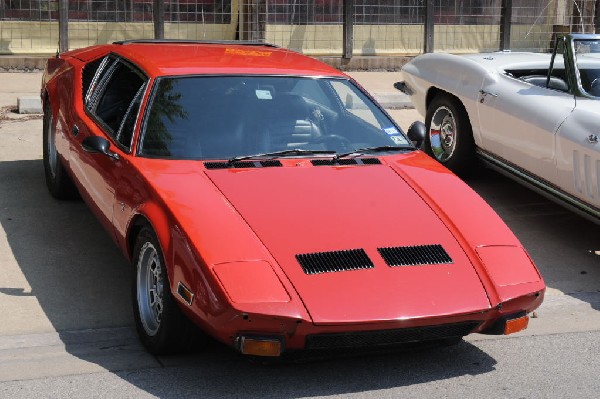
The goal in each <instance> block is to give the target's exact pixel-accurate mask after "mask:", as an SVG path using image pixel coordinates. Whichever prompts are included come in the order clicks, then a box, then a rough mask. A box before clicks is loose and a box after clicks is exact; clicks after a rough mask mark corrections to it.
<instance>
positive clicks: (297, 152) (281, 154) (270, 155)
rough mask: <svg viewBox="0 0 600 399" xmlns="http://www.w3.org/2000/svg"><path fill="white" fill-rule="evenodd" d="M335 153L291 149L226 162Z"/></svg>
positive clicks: (241, 156) (245, 156)
mask: <svg viewBox="0 0 600 399" xmlns="http://www.w3.org/2000/svg"><path fill="white" fill-rule="evenodd" d="M335 153H336V152H335V151H330V150H301V149H299V148H295V149H291V150H281V151H273V152H265V153H261V154H253V155H240V156H237V157H233V158H230V159H229V160H228V161H227V164H232V163H234V162H238V161H244V160H246V159H254V158H269V159H275V158H279V157H284V156H286V155H320V154H331V155H333V154H335Z"/></svg>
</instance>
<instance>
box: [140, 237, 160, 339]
mask: <svg viewBox="0 0 600 399" xmlns="http://www.w3.org/2000/svg"><path fill="white" fill-rule="evenodd" d="M136 266H137V277H136V284H137V306H138V310H139V313H140V320H141V322H142V325H143V326H144V330H145V331H146V334H148V335H149V336H154V335H156V333H157V332H158V329H159V328H160V323H161V320H162V313H163V292H164V282H163V278H162V268H163V266H162V264H161V260H160V257H159V255H158V251H157V250H156V248H155V247H154V245H153V244H152V243H151V242H146V243H145V244H144V245H143V246H142V249H141V250H140V255H139V257H138V263H137V265H136Z"/></svg>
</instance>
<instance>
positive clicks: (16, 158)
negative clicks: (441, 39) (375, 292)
mask: <svg viewBox="0 0 600 399" xmlns="http://www.w3.org/2000/svg"><path fill="white" fill-rule="evenodd" d="M351 75H352V76H353V77H355V78H356V79H357V80H358V81H359V82H360V83H361V84H362V85H363V87H365V88H366V89H367V90H368V91H370V92H371V93H372V94H373V95H374V97H375V98H378V99H379V100H380V101H381V102H382V103H384V104H385V106H386V107H387V108H388V111H389V112H390V114H391V115H392V116H393V117H394V118H395V119H396V120H397V121H398V123H399V125H400V126H401V127H402V128H404V129H406V128H407V127H408V126H409V125H410V123H412V122H413V121H414V120H422V117H421V116H420V115H418V114H417V113H416V111H415V110H414V109H405V108H403V107H405V106H407V105H408V104H407V103H406V98H405V97H403V96H402V94H401V93H398V92H396V91H395V89H394V88H393V83H395V82H396V81H398V80H399V79H400V76H399V74H398V73H397V72H356V73H351ZM40 80H41V74H40V73H0V315H1V318H0V397H6V398H9V397H10V398H31V397H111V398H112V397H197V396H203V397H240V398H241V397H244V398H245V397H331V396H336V397H339V396H344V397H355V398H371V397H378V398H379V397H476V396H482V395H486V396H488V397H506V398H509V397H510V398H514V397H525V398H537V397H539V398H551V397H573V398H575V397H577V398H596V397H597V396H598V393H599V392H600V382H599V381H600V379H598V371H599V370H600V360H599V359H600V356H599V355H600V353H599V351H600V349H599V348H600V345H599V343H600V257H599V256H598V254H599V253H600V240H599V239H598V236H599V235H598V232H599V227H598V226H597V225H595V224H593V223H591V222H589V221H587V220H585V219H582V218H580V217H579V216H576V215H574V214H572V213H570V212H568V211H566V210H564V209H563V208H561V207H559V206H557V205H555V204H553V203H551V202H549V201H547V200H546V199H544V198H542V197H540V196H539V195H537V194H535V193H533V192H531V191H530V190H527V189H525V188H523V187H521V186H519V185H517V184H515V183H513V182H512V181H510V180H508V179H506V178H504V177H503V176H501V175H499V174H497V173H495V172H493V171H489V170H482V171H481V173H480V174H478V175H477V176H476V177H474V178H473V179H471V180H469V181H468V184H470V185H471V187H473V189H474V190H475V191H476V192H477V193H479V195H481V196H482V197H483V198H484V199H485V200H486V201H488V203H490V205H491V206H492V207H493V208H494V209H495V210H496V212H498V213H499V214H500V216H501V217H502V218H503V219H504V220H505V221H506V223H507V224H508V225H509V227H511V228H512V229H513V231H514V232H515V234H516V235H517V236H518V237H519V239H520V240H521V241H522V243H523V245H524V246H525V247H526V249H527V250H528V252H529V253H530V255H531V256H532V258H533V259H534V261H535V262H536V264H537V265H538V267H539V268H540V270H541V272H542V274H543V276H544V278H545V280H546V283H547V285H548V291H547V294H546V299H545V302H544V304H543V305H542V307H541V308H540V309H539V310H538V311H537V312H536V315H537V317H536V318H533V319H531V321H530V326H529V328H528V329H527V330H526V331H524V332H521V333H518V334H515V335H513V336H508V337H490V336H483V335H472V336H469V337H468V338H467V339H466V340H465V342H464V343H462V344H460V345H458V346H454V347H450V348H438V349H435V350H427V351H420V352H406V353H405V352H403V353H397V354H386V355H378V356H367V357H357V358H350V359H325V360H322V361H318V362H315V361H313V362H309V363H300V364H285V365H281V366H277V367H274V366H263V365H258V364H255V363H252V362H249V361H248V360H247V359H244V358H242V357H240V356H238V355H237V354H235V353H233V352H232V351H231V350H229V349H228V348H224V347H222V346H220V345H218V344H214V343H213V344H212V345H211V346H210V347H209V348H208V350H207V351H205V352H203V353H195V354H189V355H187V356H174V357H155V356H151V355H149V354H148V353H147V352H145V351H144V349H143V348H142V347H141V345H140V343H139V341H138V340H137V337H136V334H135V330H134V327H133V319H132V315H131V302H130V279H131V270H130V267H129V265H128V263H127V262H126V261H125V259H124V258H123V257H122V255H121V254H120V252H119V251H118V250H117V248H116V247H115V246H114V244H113V243H112V241H111V240H110V238H109V237H108V235H107V234H106V233H105V232H104V230H103V229H102V228H101V226H100V225H99V224H98V222H97V221H96V220H95V219H94V217H93V216H92V215H91V213H90V212H89V210H88V209H87V207H86V206H85V205H84V204H83V203H82V202H78V201H67V202H60V201H56V200H54V199H52V198H51V197H50V196H49V194H48V193H47V190H46V187H45V184H44V173H43V166H42V160H41V158H42V146H41V127H42V120H41V115H19V114H17V113H15V112H14V110H15V109H16V108H17V107H16V105H17V98H18V97H19V96H31V95H37V93H39V89H40ZM449 195H451V193H449ZM465 212H466V213H467V212H468V210H466V211H465ZM465 216H466V217H468V215H467V214H465ZM482 228H485V226H482Z"/></svg>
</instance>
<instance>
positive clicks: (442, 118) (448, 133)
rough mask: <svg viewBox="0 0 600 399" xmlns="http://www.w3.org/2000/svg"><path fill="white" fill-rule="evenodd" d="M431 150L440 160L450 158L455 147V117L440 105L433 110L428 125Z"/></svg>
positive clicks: (443, 160)
mask: <svg viewBox="0 0 600 399" xmlns="http://www.w3.org/2000/svg"><path fill="white" fill-rule="evenodd" d="M429 142H430V143H431V152H433V155H434V156H435V158H436V159H437V160H438V161H440V162H445V161H447V160H449V159H450V158H452V155H453V154H454V150H455V149H456V119H455V118H454V115H453V114H452V111H450V109H448V108H447V107H444V106H441V107H439V108H438V109H436V110H435V113H434V114H433V117H432V118H431V126H430V127H429Z"/></svg>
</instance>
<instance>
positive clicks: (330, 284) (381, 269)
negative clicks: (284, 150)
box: [206, 165, 489, 324]
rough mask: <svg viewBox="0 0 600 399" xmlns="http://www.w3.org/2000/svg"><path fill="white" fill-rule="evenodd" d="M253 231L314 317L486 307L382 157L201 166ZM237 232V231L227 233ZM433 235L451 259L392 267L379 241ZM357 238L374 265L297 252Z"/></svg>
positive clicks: (452, 248) (462, 265)
mask: <svg viewBox="0 0 600 399" xmlns="http://www.w3.org/2000/svg"><path fill="white" fill-rule="evenodd" d="M206 173H207V175H208V176H209V178H210V179H211V180H212V181H213V182H214V184H215V185H216V186H217V187H218V188H219V190H221V192H222V193H223V194H224V195H225V197H226V198H227V199H228V201H229V202H230V203H231V204H232V205H233V206H234V207H235V209H236V210H237V211H238V212H239V213H240V215H241V216H242V218H244V220H245V221H246V222H247V223H248V225H249V226H250V227H251V228H252V229H253V230H254V231H255V233H256V234H257V236H258V237H259V239H260V240H261V241H262V243H263V244H264V245H265V246H266V248H267V249H268V250H269V251H270V253H271V254H272V255H273V257H274V258H275V260H276V261H277V262H278V264H279V266H280V267H281V268H282V270H283V271H284V273H285V274H286V275H287V277H288V278H289V280H290V282H291V283H292V284H293V286H294V288H295V289H296V291H297V292H298V294H299V296H300V297H301V298H302V300H303V302H304V304H305V306H306V308H307V310H308V311H309V313H310V315H311V317H312V319H313V321H314V322H315V323H321V324H327V323H339V322H348V323H356V322H362V321H367V320H371V321H372V320H398V319H404V318H419V317H428V316H441V315H445V314H456V313H470V312H476V311H479V310H483V309H488V308H489V301H488V298H487V295H486V292H485V290H484V288H483V286H482V284H481V282H480V279H479V277H478V275H477V273H476V271H475V269H474V268H473V266H472V265H471V262H470V261H469V259H468V258H467V256H466V255H465V252H464V251H463V250H462V248H461V246H460V244H459V243H458V242H457V241H456V239H455V238H454V237H453V235H452V233H451V232H450V231H449V230H448V227H447V226H446V225H445V224H444V223H442V222H441V221H440V219H439V218H438V216H437V215H436V214H435V213H434V212H433V211H432V210H431V208H430V207H429V206H428V205H427V204H426V203H425V202H424V201H423V199H422V198H421V197H420V196H419V195H418V194H416V193H415V191H414V190H413V189H412V188H411V187H410V186H409V185H408V184H407V183H406V181H405V180H404V179H402V178H401V177H400V176H398V174H396V173H395V172H394V171H393V170H392V169H391V168H390V167H388V166H385V165H369V166H366V165H365V166H348V167H330V166H300V167H290V166H286V167H279V168H259V169H244V170H242V169H237V170H236V169H224V170H209V171H207V172H206ZM232 239H233V240H235V239H234V238H232ZM430 244H439V245H441V246H442V247H443V248H444V249H445V251H446V252H447V253H448V254H449V256H450V257H451V258H452V263H450V264H437V265H427V266H404V267H389V266H388V265H387V264H386V263H385V262H384V261H383V259H382V258H381V256H380V255H379V253H378V251H377V248H382V247H402V246H413V245H430ZM359 248H363V249H364V250H365V251H366V253H367V254H368V256H369V257H370V259H371V260H372V261H373V264H374V266H375V267H374V268H373V269H364V270H353V271H341V272H329V273H322V274H312V275H307V274H305V273H304V271H303V270H302V267H301V266H300V264H299V263H298V261H297V260H296V255H297V254H308V253H315V252H326V251H338V250H350V249H359Z"/></svg>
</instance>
